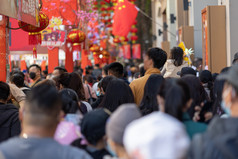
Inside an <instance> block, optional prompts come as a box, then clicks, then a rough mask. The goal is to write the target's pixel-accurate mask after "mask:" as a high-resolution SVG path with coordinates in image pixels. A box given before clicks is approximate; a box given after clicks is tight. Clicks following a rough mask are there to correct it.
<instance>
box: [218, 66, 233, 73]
mask: <svg viewBox="0 0 238 159" xmlns="http://www.w3.org/2000/svg"><path fill="white" fill-rule="evenodd" d="M230 68H231V67H225V68H223V69H222V70H221V72H220V73H226V72H228V71H229V70H230Z"/></svg>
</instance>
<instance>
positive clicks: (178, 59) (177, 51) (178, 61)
mask: <svg viewBox="0 0 238 159" xmlns="http://www.w3.org/2000/svg"><path fill="white" fill-rule="evenodd" d="M170 59H172V60H174V65H175V66H177V67H178V66H181V65H182V64H183V49H181V48H180V47H174V48H173V49H171V57H170Z"/></svg>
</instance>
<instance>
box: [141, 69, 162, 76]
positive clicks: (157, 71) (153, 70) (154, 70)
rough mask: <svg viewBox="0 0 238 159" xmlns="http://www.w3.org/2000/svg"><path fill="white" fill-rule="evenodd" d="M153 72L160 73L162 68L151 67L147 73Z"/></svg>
mask: <svg viewBox="0 0 238 159" xmlns="http://www.w3.org/2000/svg"><path fill="white" fill-rule="evenodd" d="M151 74H160V70H159V69H158V68H149V69H148V70H147V71H146V72H145V75H151Z"/></svg>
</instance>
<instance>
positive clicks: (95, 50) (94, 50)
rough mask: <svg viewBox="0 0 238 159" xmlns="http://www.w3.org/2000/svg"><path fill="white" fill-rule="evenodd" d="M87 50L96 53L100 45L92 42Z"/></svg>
mask: <svg viewBox="0 0 238 159" xmlns="http://www.w3.org/2000/svg"><path fill="white" fill-rule="evenodd" d="M89 50H90V51H92V52H93V53H98V52H99V51H100V47H99V46H98V45H95V44H94V45H92V46H91V47H90V48H89Z"/></svg>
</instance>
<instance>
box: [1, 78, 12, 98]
mask: <svg viewBox="0 0 238 159" xmlns="http://www.w3.org/2000/svg"><path fill="white" fill-rule="evenodd" d="M9 95H10V87H9V85H8V84H7V83H5V82H2V81H0V99H1V100H3V101H7V99H8V97H9Z"/></svg>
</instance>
